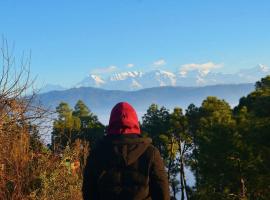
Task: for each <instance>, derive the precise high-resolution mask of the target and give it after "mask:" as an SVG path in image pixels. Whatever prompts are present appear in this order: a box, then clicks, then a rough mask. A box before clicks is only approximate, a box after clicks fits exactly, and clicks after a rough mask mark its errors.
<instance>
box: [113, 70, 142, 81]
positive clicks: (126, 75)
mask: <svg viewBox="0 0 270 200" xmlns="http://www.w3.org/2000/svg"><path fill="white" fill-rule="evenodd" d="M142 74H143V73H142V72H137V71H133V72H122V73H117V74H113V75H112V76H111V77H110V78H109V79H110V80H111V81H120V80H126V79H127V78H138V77H141V76H142Z"/></svg>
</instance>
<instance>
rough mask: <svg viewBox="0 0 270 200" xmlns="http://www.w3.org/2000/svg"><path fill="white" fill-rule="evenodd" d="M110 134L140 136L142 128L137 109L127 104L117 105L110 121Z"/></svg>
mask: <svg viewBox="0 0 270 200" xmlns="http://www.w3.org/2000/svg"><path fill="white" fill-rule="evenodd" d="M107 131H108V134H140V133H141V131H140V126H139V122H138V117H137V114H136V111H135V109H134V108H133V107H132V106H131V105H130V104H128V103H127V102H120V103H118V104H116V105H115V106H114V107H113V109H112V111H111V116H110V121H109V127H108V130H107Z"/></svg>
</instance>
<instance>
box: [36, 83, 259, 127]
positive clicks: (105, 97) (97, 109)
mask: <svg viewBox="0 0 270 200" xmlns="http://www.w3.org/2000/svg"><path fill="white" fill-rule="evenodd" d="M253 90H254V84H253V83H252V84H227V85H213V86H204V87H179V86H175V87H172V86H164V87H154V88H148V89H142V90H136V91H120V90H105V89H100V88H94V87H80V88H71V89H67V90H63V91H51V92H47V93H42V94H39V95H37V100H38V101H40V102H41V103H42V104H43V105H44V106H45V107H50V108H51V109H52V110H54V109H55V107H56V106H57V105H59V103H60V102H61V101H64V102H67V103H69V104H70V106H72V107H73V106H74V105H75V103H76V102H77V101H78V100H79V99H81V100H83V101H84V102H85V103H86V105H87V106H88V107H89V108H90V109H91V111H92V112H94V113H95V114H97V116H98V117H99V119H100V120H101V121H102V122H103V123H105V124H106V123H108V117H109V114H110V111H111V109H112V107H113V106H114V105H115V104H116V103H118V102H121V101H127V102H129V103H131V104H132V105H133V106H134V107H135V109H136V110H137V112H138V115H139V117H141V116H142V115H143V114H144V113H145V112H146V109H147V108H148V107H149V106H150V104H152V103H156V104H158V105H160V106H165V107H167V108H169V109H172V108H174V107H176V106H178V107H181V108H183V109H185V108H187V106H188V105H189V104H191V103H194V104H195V105H198V106H199V105H200V104H201V103H202V101H203V100H204V99H205V98H206V97H207V96H217V97H218V98H221V99H225V100H226V101H227V102H228V103H230V104H231V105H232V106H235V105H237V104H238V101H239V99H240V98H241V97H242V96H245V95H247V94H248V93H250V92H251V91H253Z"/></svg>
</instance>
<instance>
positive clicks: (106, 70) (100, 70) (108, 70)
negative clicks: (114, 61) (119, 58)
mask: <svg viewBox="0 0 270 200" xmlns="http://www.w3.org/2000/svg"><path fill="white" fill-rule="evenodd" d="M116 70H117V67H116V66H114V65H111V66H108V67H101V68H96V69H93V70H92V71H91V74H107V73H111V72H114V71H116Z"/></svg>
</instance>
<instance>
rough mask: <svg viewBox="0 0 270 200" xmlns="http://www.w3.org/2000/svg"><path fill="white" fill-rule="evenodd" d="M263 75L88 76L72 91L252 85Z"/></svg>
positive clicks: (258, 70)
mask: <svg viewBox="0 0 270 200" xmlns="http://www.w3.org/2000/svg"><path fill="white" fill-rule="evenodd" d="M266 75H270V68H269V67H268V66H266V65H262V64H259V65H257V66H256V67H254V68H250V69H245V70H240V71H238V72H237V73H232V74H225V73H221V72H211V71H204V72H203V73H202V71H199V70H193V71H188V72H184V73H183V71H178V72H174V73H173V72H169V71H165V70H152V71H148V72H138V71H129V72H122V73H115V74H112V75H111V76H109V77H107V78H104V77H102V76H100V75H94V74H90V75H89V76H87V77H86V78H84V79H83V80H82V81H80V82H79V83H77V84H76V85H75V87H76V88H79V87H96V88H102V89H108V90H127V91H133V90H138V89H144V88H151V87H162V86H205V85H217V84H239V83H254V82H256V81H258V80H260V79H261V78H262V77H264V76H266Z"/></svg>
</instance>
